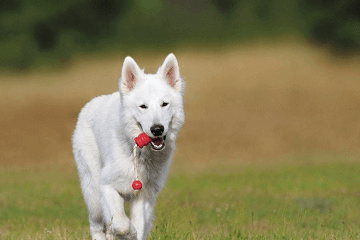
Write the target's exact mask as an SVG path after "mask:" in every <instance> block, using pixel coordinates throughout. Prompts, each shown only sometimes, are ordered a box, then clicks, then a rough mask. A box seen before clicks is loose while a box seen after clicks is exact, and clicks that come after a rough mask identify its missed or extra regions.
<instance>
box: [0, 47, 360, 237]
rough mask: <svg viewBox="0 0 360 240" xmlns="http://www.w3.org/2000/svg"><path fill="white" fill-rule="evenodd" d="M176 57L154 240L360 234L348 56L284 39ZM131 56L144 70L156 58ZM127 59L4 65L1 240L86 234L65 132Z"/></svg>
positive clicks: (356, 88) (356, 83)
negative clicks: (179, 105)
mask: <svg viewBox="0 0 360 240" xmlns="http://www.w3.org/2000/svg"><path fill="white" fill-rule="evenodd" d="M174 53H175V54H176V55H177V57H178V60H179V63H180V67H181V69H182V75H183V76H184V77H185V79H186V81H187V92H186V102H185V107H186V117H187V119H186V124H185V126H184V129H183V131H182V132H181V134H180V137H179V140H178V150H177V152H176V155H175V160H174V164H173V167H172V170H171V174H170V176H169V181H168V183H167V185H166V188H165V189H164V191H163V192H162V193H161V194H160V197H159V200H158V202H157V206H156V220H155V225H154V229H153V231H152V234H151V237H150V239H358V238H360V227H359V215H360V190H359V189H360V161H359V155H358V153H359V146H360V111H359V110H358V106H360V94H359V92H360V77H359V76H360V66H359V65H360V63H359V61H358V59H351V60H350V59H345V60H344V59H343V60H334V59H331V58H329V57H328V56H326V54H324V53H323V52H321V51H319V50H316V49H311V48H309V47H307V46H303V45H301V44H293V43H292V44H289V43H280V44H276V45H275V44H261V43H259V44H255V45H254V46H250V47H237V48H236V49H230V48H229V49H227V48H226V49H222V50H218V51H213V52H209V51H207V52H201V51H197V50H183V51H179V53H177V52H176V51H175V52H174ZM131 55H132V56H134V58H135V60H138V63H139V65H140V66H141V67H144V66H145V67H146V69H145V70H146V71H155V70H156V69H157V67H158V66H159V65H160V64H161V63H162V61H163V58H164V57H165V56H166V54H162V53H161V54H160V53H154V52H149V53H136V52H134V53H132V54H131ZM124 57H125V56H123V55H121V54H119V55H117V56H106V57H105V56H103V57H92V56H87V57H86V58H84V57H82V58H79V59H76V58H75V59H73V62H71V63H69V64H68V65H64V66H63V69H59V70H54V69H53V70H48V69H41V68H40V69H36V71H34V72H31V73H28V74H21V75H20V74H14V73H12V74H9V73H8V74H4V73H3V74H0V79H1V81H0V115H1V118H0V124H1V128H0V138H1V139H0V142H1V144H0V175H1V178H0V239H90V235H89V229H88V220H87V211H86V207H85V204H84V201H83V199H82V196H81V191H80V187H79V182H78V177H77V173H76V169H75V165H74V163H73V158H72V153H71V144H70V138H71V134H72V131H73V129H74V126H75V123H76V118H77V114H78V112H79V110H80V109H81V107H82V106H83V105H84V104H85V103H86V102H87V101H88V100H89V99H91V98H92V97H94V96H96V95H99V94H103V93H110V92H112V91H115V90H116V88H117V78H118V77H119V74H120V68H121V65H122V61H123V59H124ZM85 59H86V60H85Z"/></svg>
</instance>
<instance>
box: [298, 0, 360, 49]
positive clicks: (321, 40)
mask: <svg viewBox="0 0 360 240" xmlns="http://www.w3.org/2000/svg"><path fill="white" fill-rule="evenodd" d="M302 10H303V13H304V14H305V16H306V18H307V19H308V20H307V21H308V23H309V24H308V26H309V33H308V34H309V37H310V40H311V41H312V42H313V43H315V44H318V45H321V46H323V47H327V48H329V49H331V50H332V51H333V52H334V53H336V54H349V53H354V52H356V51H357V50H359V48H360V2H359V1H358V0H341V1H335V0H330V1H325V0H315V1H313V0H311V1H310V0H305V1H304V2H303V5H302Z"/></svg>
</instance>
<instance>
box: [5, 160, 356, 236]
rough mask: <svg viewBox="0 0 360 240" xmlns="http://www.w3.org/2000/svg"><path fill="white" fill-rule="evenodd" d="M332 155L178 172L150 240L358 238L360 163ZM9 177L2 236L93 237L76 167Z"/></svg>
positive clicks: (162, 200) (19, 172) (160, 202)
mask: <svg viewBox="0 0 360 240" xmlns="http://www.w3.org/2000/svg"><path fill="white" fill-rule="evenodd" d="M329 160H331V163H329V164H326V163H324V162H323V163H318V164H316V165H312V164H302V163H301V160H295V161H297V162H296V163H293V164H290V165H289V164H267V165H262V166H256V165H251V166H244V167H236V168H231V169H229V168H222V169H221V170H220V171H215V170H207V171H202V172H200V173H198V174H186V173H176V172H173V174H172V175H171V177H170V179H169V181H168V184H167V187H166V189H165V190H164V191H163V192H162V193H161V195H160V198H159V200H158V203H157V207H156V216H157V218H156V220H155V224H154V226H155V227H154V230H153V232H152V235H151V238H150V239H358V238H360V229H359V213H360V204H359V201H360V192H359V186H360V168H359V164H358V163H354V162H353V160H350V159H344V158H341V159H329ZM1 176H2V178H1V184H0V186H1V187H0V188H1V189H0V192H1V198H0V201H1V208H0V226H1V227H0V230H1V231H0V239H90V235H89V231H88V222H87V212H86V208H85V205H84V202H83V200H82V195H81V191H80V188H79V185H78V178H77V174H76V172H75V170H74V169H71V170H64V169H58V170H55V169H50V170H49V169H48V170H47V171H43V170H39V169H31V170H30V171H29V169H22V170H17V171H14V170H10V171H9V170H8V171H4V169H2V172H1ZM40 182H41V184H40Z"/></svg>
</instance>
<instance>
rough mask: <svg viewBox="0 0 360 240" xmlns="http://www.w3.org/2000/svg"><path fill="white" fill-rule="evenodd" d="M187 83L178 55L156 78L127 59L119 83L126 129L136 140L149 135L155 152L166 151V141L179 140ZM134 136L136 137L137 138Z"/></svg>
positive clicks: (165, 63) (165, 62) (163, 67)
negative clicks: (180, 67)
mask: <svg viewBox="0 0 360 240" xmlns="http://www.w3.org/2000/svg"><path fill="white" fill-rule="evenodd" d="M184 90H185V82H184V80H183V79H182V78H181V76H180V70H179V65H178V62H177V60H176V57H175V55H174V54H169V55H168V56H167V57H166V59H165V61H164V63H163V65H162V66H161V67H160V68H159V70H158V71H157V73H156V74H146V73H144V71H143V70H141V69H140V68H139V66H138V65H137V64H136V62H135V61H134V59H132V58H131V57H126V58H125V61H124V64H123V68H122V72H121V79H120V81H119V91H120V96H121V101H122V107H123V108H124V109H123V111H122V112H123V114H124V115H123V117H124V119H125V121H126V127H129V128H130V131H131V132H132V133H133V134H134V135H135V136H136V135H137V134H138V133H139V132H145V133H146V134H147V135H149V136H150V137H151V138H152V139H153V141H152V142H151V144H150V145H151V146H152V148H153V149H154V150H162V149H163V148H164V146H165V140H166V138H167V137H168V138H170V139H171V140H175V137H176V134H177V132H178V131H179V130H180V128H181V126H182V125H183V123H184V118H185V117H184V109H183V95H184ZM135 136H133V137H135Z"/></svg>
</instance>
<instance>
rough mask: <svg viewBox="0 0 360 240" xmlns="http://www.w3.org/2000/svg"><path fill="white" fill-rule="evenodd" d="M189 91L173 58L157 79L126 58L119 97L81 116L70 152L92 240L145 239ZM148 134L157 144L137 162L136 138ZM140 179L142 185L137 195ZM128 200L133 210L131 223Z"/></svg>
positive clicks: (95, 103)
mask: <svg viewBox="0 0 360 240" xmlns="http://www.w3.org/2000/svg"><path fill="white" fill-rule="evenodd" d="M184 90H185V82H184V80H183V79H182V78H181V76H180V71H179V65H178V62H177V60H176V57H175V56H174V55H173V54H169V55H168V56H167V57H166V59H165V61H164V63H163V65H162V66H161V67H160V68H159V70H158V71H157V73H156V74H146V73H144V71H143V70H141V69H140V68H139V66H138V65H137V64H136V62H135V61H134V60H133V59H132V58H131V57H126V58H125V61H124V65H123V68H122V72H121V79H120V80H119V91H118V92H115V93H113V94H110V95H105V96H100V97H97V98H94V99H93V100H91V101H90V102H89V103H87V104H86V105H85V107H84V108H83V109H82V110H81V112H80V115H79V119H78V122H77V125H76V129H75V132H74V135H73V139H72V140H73V152H74V156H75V162H76V164H77V169H78V172H79V177H80V183H81V188H82V192H83V195H84V199H85V202H86V205H87V208H88V212H89V221H90V232H91V236H92V239H96V240H102V239H113V237H114V236H116V237H117V238H119V239H139V240H140V239H146V236H147V235H148V234H149V232H150V230H151V228H152V222H153V219H154V205H155V201H156V198H157V196H158V194H159V192H160V191H161V190H162V188H163V187H164V185H165V182H166V178H167V175H168V171H169V168H170V164H171V161H172V157H173V153H174V150H175V143H176V137H177V134H178V132H179V130H180V128H181V127H182V125H183V123H184V120H185V116H184V109H183V95H184ZM144 132H145V133H146V134H147V135H148V136H149V137H150V138H151V140H152V142H151V144H149V145H147V146H145V147H144V148H142V149H137V150H136V152H135V153H136V156H134V153H133V149H134V145H135V142H134V138H135V137H137V136H138V135H139V134H140V133H144ZM134 160H136V161H137V162H138V165H137V167H135V162H134ZM136 175H138V178H139V180H140V181H141V182H142V184H143V188H142V189H141V190H140V191H136V190H134V189H133V188H132V183H133V181H134V180H135V178H136ZM125 201H130V203H131V209H130V219H129V218H128V217H127V216H126V214H125V210H124V202H125Z"/></svg>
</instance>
